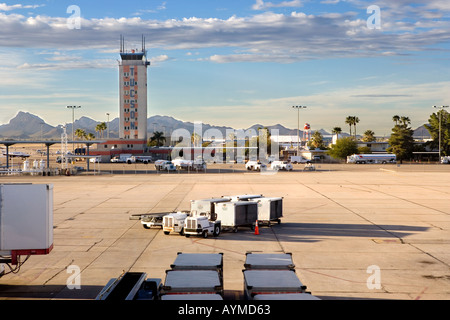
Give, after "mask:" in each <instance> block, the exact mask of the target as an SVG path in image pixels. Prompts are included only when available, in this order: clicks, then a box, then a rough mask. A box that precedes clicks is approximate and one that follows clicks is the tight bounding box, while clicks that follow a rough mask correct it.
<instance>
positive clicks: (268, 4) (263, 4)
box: [252, 0, 303, 10]
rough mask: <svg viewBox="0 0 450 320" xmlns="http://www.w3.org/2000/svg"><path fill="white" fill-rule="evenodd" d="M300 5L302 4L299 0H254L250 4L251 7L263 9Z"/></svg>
mask: <svg viewBox="0 0 450 320" xmlns="http://www.w3.org/2000/svg"><path fill="white" fill-rule="evenodd" d="M301 6H303V3H302V1H300V0H292V1H282V2H280V3H273V2H264V1H263V0H256V3H255V4H254V5H253V6H252V9H253V10H265V9H269V8H283V7H301Z"/></svg>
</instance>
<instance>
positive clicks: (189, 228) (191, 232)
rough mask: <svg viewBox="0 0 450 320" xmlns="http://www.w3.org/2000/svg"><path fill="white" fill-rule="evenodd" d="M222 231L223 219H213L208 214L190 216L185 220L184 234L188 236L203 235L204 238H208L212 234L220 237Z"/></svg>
mask: <svg viewBox="0 0 450 320" xmlns="http://www.w3.org/2000/svg"><path fill="white" fill-rule="evenodd" d="M221 231H222V225H221V221H220V220H215V221H211V220H209V219H208V217H206V216H200V217H188V218H187V219H186V221H185V229H184V235H185V236H186V237H190V236H203V238H208V236H210V235H212V236H214V237H218V236H219V235H220V232H221Z"/></svg>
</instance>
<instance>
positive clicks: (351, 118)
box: [345, 116, 353, 136]
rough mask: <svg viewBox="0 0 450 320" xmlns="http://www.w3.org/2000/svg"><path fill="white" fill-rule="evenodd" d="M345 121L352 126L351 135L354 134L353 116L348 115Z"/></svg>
mask: <svg viewBox="0 0 450 320" xmlns="http://www.w3.org/2000/svg"><path fill="white" fill-rule="evenodd" d="M345 123H346V124H348V126H349V127H350V136H351V135H352V125H353V117H352V116H348V117H347V118H345Z"/></svg>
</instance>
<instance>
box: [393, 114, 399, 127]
mask: <svg viewBox="0 0 450 320" xmlns="http://www.w3.org/2000/svg"><path fill="white" fill-rule="evenodd" d="M392 121H394V122H395V124H396V125H397V124H398V122H399V121H400V116H398V115H395V116H393V117H392Z"/></svg>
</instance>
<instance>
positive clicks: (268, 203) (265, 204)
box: [249, 197, 283, 225]
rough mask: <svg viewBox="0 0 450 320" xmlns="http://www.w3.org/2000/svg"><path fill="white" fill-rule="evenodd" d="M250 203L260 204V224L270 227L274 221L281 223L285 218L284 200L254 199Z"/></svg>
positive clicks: (278, 198) (279, 198)
mask: <svg viewBox="0 0 450 320" xmlns="http://www.w3.org/2000/svg"><path fill="white" fill-rule="evenodd" d="M249 201H253V202H256V203H257V204H258V223H260V222H262V223H265V224H268V225H270V223H271V222H272V221H276V222H277V223H278V224H280V223H281V219H280V218H282V217H283V198H282V197H277V198H252V199H249Z"/></svg>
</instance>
